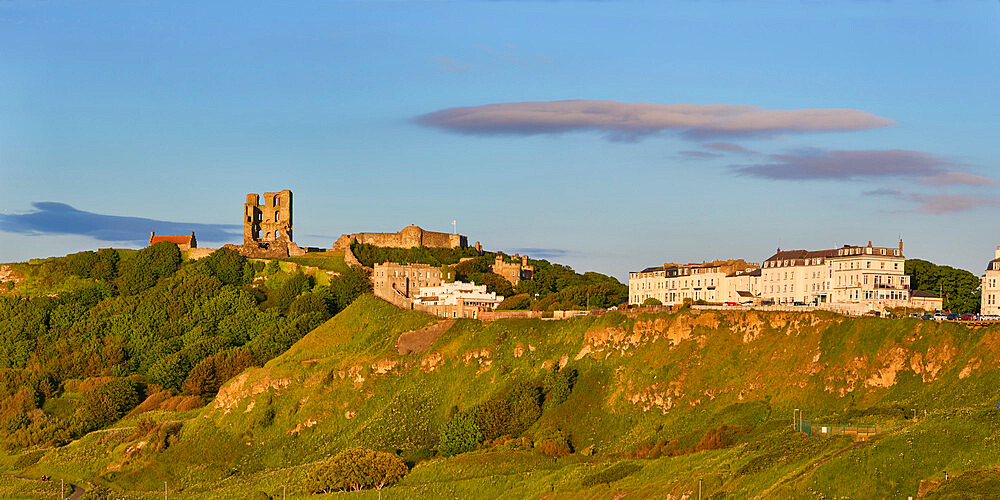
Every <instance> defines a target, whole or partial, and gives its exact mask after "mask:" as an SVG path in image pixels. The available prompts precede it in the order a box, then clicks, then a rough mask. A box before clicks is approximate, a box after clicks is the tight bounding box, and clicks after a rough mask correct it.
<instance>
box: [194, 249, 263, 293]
mask: <svg viewBox="0 0 1000 500" xmlns="http://www.w3.org/2000/svg"><path fill="white" fill-rule="evenodd" d="M198 263H199V265H200V266H201V267H202V269H204V271H205V273H206V274H209V275H211V276H215V277H216V278H219V281H221V282H223V283H224V284H226V285H242V284H246V283H249V282H250V280H252V279H253V266H252V265H251V264H250V263H249V262H247V260H246V258H245V257H243V256H242V255H240V253H239V252H237V251H236V250H233V249H231V248H221V249H219V250H216V251H214V252H212V253H211V254H210V255H209V256H208V257H205V258H204V259H201V260H200V261H199V262H198Z"/></svg>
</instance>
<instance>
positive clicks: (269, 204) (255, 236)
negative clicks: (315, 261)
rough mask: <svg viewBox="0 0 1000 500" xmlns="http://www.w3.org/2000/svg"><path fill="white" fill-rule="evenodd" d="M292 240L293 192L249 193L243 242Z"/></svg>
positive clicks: (244, 215) (244, 219) (247, 243)
mask: <svg viewBox="0 0 1000 500" xmlns="http://www.w3.org/2000/svg"><path fill="white" fill-rule="evenodd" d="M291 241H292V192H291V191H289V190H287V189H285V190H283V191H280V192H277V193H264V199H263V200H261V199H260V196H259V195H257V194H256V193H250V194H248V195H247V202H246V203H245V204H244V205H243V244H244V245H252V244H261V243H265V244H269V243H273V242H283V243H290V242H291Z"/></svg>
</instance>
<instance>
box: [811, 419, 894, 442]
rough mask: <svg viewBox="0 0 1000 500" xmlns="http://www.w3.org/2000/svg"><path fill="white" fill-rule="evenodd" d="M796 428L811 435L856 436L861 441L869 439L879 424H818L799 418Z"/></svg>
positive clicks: (876, 430)
mask: <svg viewBox="0 0 1000 500" xmlns="http://www.w3.org/2000/svg"><path fill="white" fill-rule="evenodd" d="M795 427H796V430H798V431H799V432H803V433H805V434H807V435H809V436H825V437H829V436H841V435H852V436H856V438H857V439H858V440H859V441H864V440H866V439H868V437H869V436H871V435H872V434H875V433H877V432H878V425H876V424H864V423H857V422H850V423H846V424H817V423H813V422H811V421H809V420H798V421H796V422H795Z"/></svg>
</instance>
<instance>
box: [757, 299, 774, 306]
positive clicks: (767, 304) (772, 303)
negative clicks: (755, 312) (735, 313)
mask: <svg viewBox="0 0 1000 500" xmlns="http://www.w3.org/2000/svg"><path fill="white" fill-rule="evenodd" d="M760 305H762V306H773V305H774V301H773V300H762V301H760Z"/></svg>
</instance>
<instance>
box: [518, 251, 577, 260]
mask: <svg viewBox="0 0 1000 500" xmlns="http://www.w3.org/2000/svg"><path fill="white" fill-rule="evenodd" d="M504 253H507V254H509V255H514V254H515V253H518V254H521V255H527V256H529V257H531V258H533V259H552V258H557V257H565V256H567V255H570V254H572V253H573V252H572V251H570V250H566V249H563V248H511V249H509V250H505V251H504Z"/></svg>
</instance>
